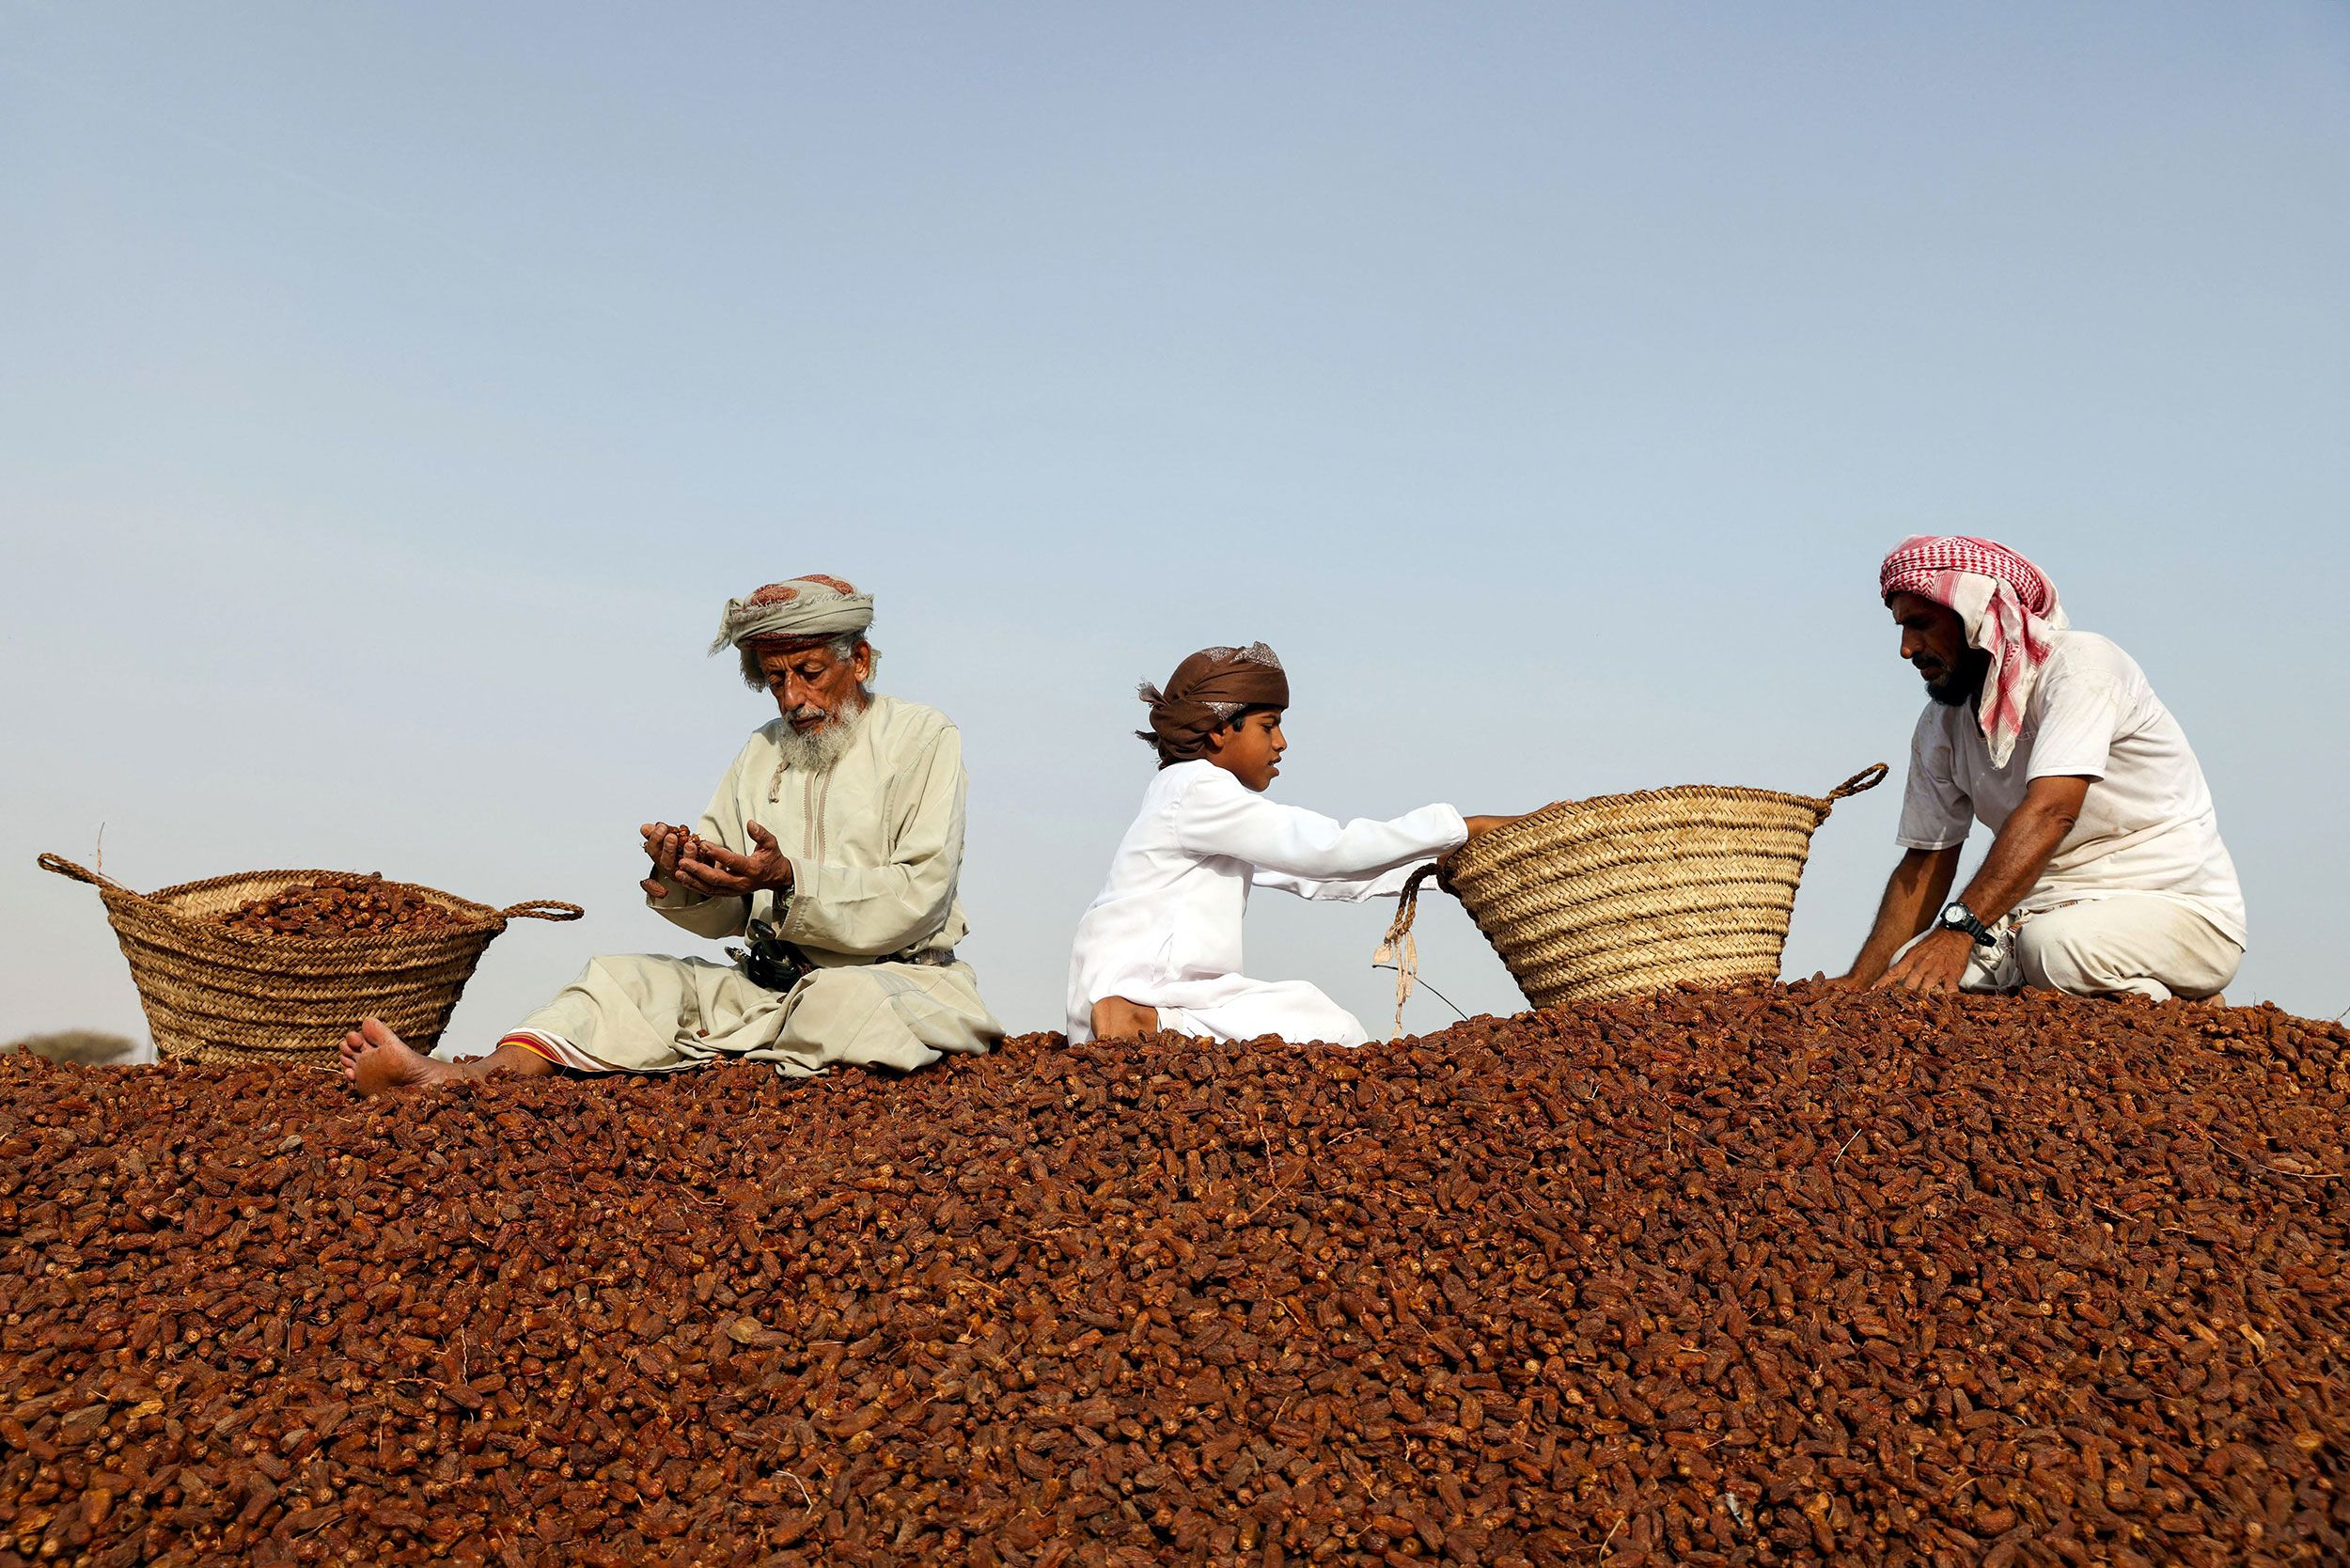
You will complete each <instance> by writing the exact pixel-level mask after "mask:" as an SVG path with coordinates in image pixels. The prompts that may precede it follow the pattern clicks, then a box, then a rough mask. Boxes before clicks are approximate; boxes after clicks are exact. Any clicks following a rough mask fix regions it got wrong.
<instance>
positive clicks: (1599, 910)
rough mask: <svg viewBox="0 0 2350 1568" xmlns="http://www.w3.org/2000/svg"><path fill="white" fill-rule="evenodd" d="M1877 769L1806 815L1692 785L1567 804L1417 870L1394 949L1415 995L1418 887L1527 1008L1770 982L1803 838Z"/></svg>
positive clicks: (1392, 937)
mask: <svg viewBox="0 0 2350 1568" xmlns="http://www.w3.org/2000/svg"><path fill="white" fill-rule="evenodd" d="M1885 775H1886V767H1885V764H1884V763H1882V762H1879V763H1877V764H1876V765H1875V766H1874V767H1872V768H1867V769H1864V770H1862V771H1861V772H1859V773H1857V774H1855V775H1854V776H1852V777H1850V778H1848V779H1846V780H1845V781H1844V782H1843V783H1841V784H1839V785H1838V786H1837V787H1836V788H1835V789H1833V790H1830V791H1829V792H1827V793H1826V794H1825V796H1822V797H1819V798H1817V799H1814V798H1813V797H1811V796H1809V795H1789V794H1780V793H1778V792H1776V791H1771V790H1741V789H1728V788H1716V787H1713V786H1708V785H1689V786H1684V787H1683V788H1679V789H1671V790H1643V791H1641V792H1638V793H1637V794H1628V795H1595V796H1593V797H1592V798H1590V799H1589V800H1575V801H1561V802H1559V804H1558V805H1556V806H1546V807H1544V808H1543V809H1541V810H1540V811H1536V812H1534V813H1533V814H1532V815H1530V816H1526V817H1521V818H1520V819H1518V820H1517V821H1516V822H1514V823H1510V824H1509V825H1508V826H1506V827H1500V828H1496V829H1495V830H1494V831H1493V832H1491V833H1488V834H1486V835H1484V836H1483V837H1482V838H1480V839H1476V840H1474V841H1473V842H1470V843H1467V844H1465V845H1463V846H1462V847H1461V848H1459V849H1457V850H1454V851H1453V852H1452V853H1451V854H1450V855H1447V856H1445V858H1444V859H1443V860H1442V861H1441V862H1439V863H1438V864H1437V865H1436V866H1434V867H1428V868H1423V869H1422V870H1421V871H1419V872H1418V873H1417V874H1416V875H1415V876H1414V877H1413V879H1412V881H1411V883H1410V884H1409V885H1408V886H1407V887H1406V888H1405V891H1404V896H1403V899H1402V904H1401V906H1400V907H1399V908H1398V910H1397V912H1396V923H1395V927H1394V929H1393V930H1391V931H1390V932H1389V933H1388V949H1390V950H1392V952H1393V954H1394V956H1395V957H1396V958H1397V960H1398V976H1397V985H1398V989H1397V1006H1398V1015H1399V1018H1400V1016H1401V1009H1402V997H1403V996H1404V995H1405V993H1406V992H1407V991H1408V989H1409V986H1410V983H1411V977H1410V974H1409V970H1410V969H1411V967H1412V956H1413V955H1412V953H1411V951H1410V947H1409V944H1410V933H1411V924H1412V917H1413V913H1414V905H1415V902H1416V901H1417V898H1418V891H1419V884H1420V883H1421V881H1423V880H1424V879H1425V878H1426V877H1427V876H1428V874H1429V873H1430V872H1431V871H1433V872H1434V873H1435V874H1436V876H1437V877H1438V878H1439V885H1440V886H1444V887H1446V888H1448V889H1449V890H1450V891H1451V892H1452V893H1453V894H1454V895H1455V896H1456V897H1458V898H1459V899H1460V901H1461V906H1462V907H1463V908H1465V909H1466V910H1467V911H1468V913H1469V917H1470V918H1471V919H1473V920H1475V921H1476V922H1477V927H1478V929H1479V930H1480V931H1481V932H1483V933H1485V939H1486V940H1487V941H1489V942H1491V943H1492V944H1493V945H1494V950H1495V951H1496V952H1497V953H1499V954H1500V955H1501V961H1502V962H1503V963H1504V964H1508V965H1509V966H1510V973H1511V974H1512V976H1513V977H1515V979H1516V980H1517V982H1518V989H1520V990H1521V991H1523V992H1525V993H1526V997H1527V1000H1528V1001H1529V1002H1531V1003H1533V1004H1534V1005H1535V1006H1536V1007H1553V1006H1556V1005H1557V1004H1559V1003H1560V1002H1565V1001H1573V1000H1576V999H1581V998H1590V997H1594V996H1627V995H1630V994H1632V993H1635V992H1640V991H1653V990H1658V989H1661V988H1662V987H1665V986H1669V985H1673V984H1676V983H1678V982H1680V981H1683V980H1693V981H1697V982H1700V983H1702V984H1709V985H1719V984H1724V983H1727V982H1730V981H1732V980H1757V979H1761V980H1770V979H1776V978H1777V977H1778V960H1779V951H1780V949H1782V948H1783V947H1785V946H1786V942H1787V922H1788V918H1789V917H1790V916H1791V915H1793V914H1794V907H1795V887H1796V885H1797V884H1798V883H1800V882H1801V881H1802V880H1803V867H1804V861H1805V860H1806V859H1807V858H1808V857H1809V856H1810V853H1811V835H1812V832H1813V831H1814V830H1815V829H1817V828H1818V827H1819V825H1820V823H1823V822H1825V821H1826V820H1827V814H1828V812H1829V810H1830V809H1831V808H1833V807H1834V806H1835V804H1836V802H1838V801H1840V800H1841V799H1843V798H1844V797H1845V796H1846V795H1853V794H1858V793H1859V792H1861V791H1863V790H1871V789H1874V788H1875V787H1876V786H1877V785H1878V784H1879V783H1880V782H1882V781H1883V780H1884V778H1885Z"/></svg>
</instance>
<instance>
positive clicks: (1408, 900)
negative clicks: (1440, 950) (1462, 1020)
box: [1371, 860, 1460, 1034]
mask: <svg viewBox="0 0 2350 1568" xmlns="http://www.w3.org/2000/svg"><path fill="white" fill-rule="evenodd" d="M1435 874H1436V863H1435V862H1434V861H1433V860H1432V861H1430V862H1429V863H1428V864H1427V865H1425V866H1422V867H1421V868H1420V869H1419V870H1417V871H1414V872H1413V873H1412V874H1411V877H1410V879H1409V880H1408V881H1406V882H1405V883H1404V884H1403V891H1402V893H1400V894H1398V895H1397V896H1396V901H1395V918H1394V919H1392V920H1390V921H1388V922H1387V939H1386V940H1385V941H1383V942H1381V943H1380V944H1379V950H1378V951H1377V952H1375V953H1373V954H1371V963H1372V964H1374V965H1380V964H1393V965H1394V966H1395V1031H1394V1032H1396V1033H1397V1034H1402V1032H1403V1004H1404V1002H1405V1001H1406V1000H1408V999H1409V998H1410V996H1411V995H1412V986H1413V984H1414V982H1415V981H1417V980H1418V979H1419V943H1418V941H1417V940H1416V939H1415V938H1414V937H1413V935H1412V921H1413V920H1414V919H1416V918H1417V917H1418V915H1419V886H1420V884H1421V883H1423V882H1426V881H1427V880H1428V879H1429V878H1430V877H1432V876H1434V875H1435ZM1445 1006H1447V1007H1451V1006H1452V1004H1451V1003H1450V1002H1447V1003H1445ZM1453 1011H1456V1012H1457V1011H1460V1010H1459V1009H1458V1008H1453Z"/></svg>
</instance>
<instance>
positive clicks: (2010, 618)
mask: <svg viewBox="0 0 2350 1568" xmlns="http://www.w3.org/2000/svg"><path fill="white" fill-rule="evenodd" d="M1877 592H1878V594H1879V596H1880V597H1882V598H1886V599H1890V598H1892V597H1893V595H1895V594H1897V593H1914V594H1917V595H1918V596H1919V597H1920V598H1923V599H1931V600H1933V601H1934V602H1935V604H1940V605H1943V606H1944V607H1945V608H1948V609H1951V610H1953V611H1955V612H1956V613H1957V615H1958V619H1960V620H1961V621H1963V622H1965V624H1966V641H1967V643H1968V645H1969V646H1971V647H1974V648H1980V649H1981V650H1982V651H1984V652H1985V653H1987V654H1989V655H1990V656H1991V668H1990V670H1989V672H1988V673H1986V674H1985V675H1984V676H1983V679H1982V699H1981V700H1980V701H1979V702H1978V703H1977V704H1976V716H1977V717H1978V718H1980V719H1981V720H1982V738H1983V741H1984V742H1985V743H1986V744H1987V745H1989V746H1990V748H1991V765H1992V766H1993V767H1995V768H2003V767H2005V766H2007V761H2008V759H2009V758H2010V757H2012V756H2013V755H2014V754H2015V742H2016V738H2017V737H2018V736H2020V735H2021V734H2022V733H2023V732H2024V709H2025V706H2026V704H2028V703H2029V702H2030V701H2031V689H2032V686H2033V685H2034V684H2035V683H2036V682H2038V681H2039V679H2040V666H2042V665H2044V664H2045V663H2046V662H2047V659H2048V654H2049V652H2050V651H2051V650H2052V649H2053V648H2054V647H2055V644H2054V642H2053V641H2052V640H2051V637H2050V634H2051V633H2055V632H2060V631H2062V630H2063V629H2064V628H2065V626H2066V625H2067V624H2069V623H2068V622H2067V620H2066V619H2065V616H2064V607H2063V606H2062V605H2060V604H2058V603H2057V590H2056V585H2055V584H2053V583H2051V582H2049V581H2048V579H2047V576H2046V574H2045V573H2044V572H2042V571H2041V570H2040V568H2038V567H2036V566H2034V565H2032V563H2031V562H2029V561H2028V560H2026V559H2025V558H2024V557H2022V556H2019V555H2017V554H2016V553H2015V552H2014V551H2013V550H2011V549H2009V548H2008V547H2007V546H2006V545H2004V544H2001V543H1999V542H1998V541H1996V540H1988V539H1975V538H1973V537H1971V536H1968V535H1964V534H1938V535H1937V534H1913V535H1911V536H1910V537H1909V538H1907V539H1905V540H1903V541H1901V543H1899V544H1897V545H1895V546H1894V547H1893V553H1892V554H1891V555H1889V556H1887V557H1885V564H1884V565H1883V566H1881V567H1879V568H1878V569H1877Z"/></svg>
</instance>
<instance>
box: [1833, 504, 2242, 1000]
mask: <svg viewBox="0 0 2350 1568" xmlns="http://www.w3.org/2000/svg"><path fill="white" fill-rule="evenodd" d="M1877 590H1878V593H1879V595H1880V596H1881V597H1882V598H1883V600H1884V602H1885V604H1886V607H1887V608H1888V609H1889V610H1890V611H1891V612H1892V616H1893V619H1894V620H1895V622H1896V623H1898V624H1899V625H1900V627H1901V629H1902V642H1901V648H1902V657H1903V658H1904V659H1906V660H1908V661H1909V662H1910V663H1911V664H1912V665H1914V666H1917V669H1918V672H1919V674H1920V675H1921V676H1923V677H1924V678H1925V682H1926V696H1927V698H1928V699H1929V700H1928V701H1927V703H1926V708H1925V712H1924V713H1923V714H1921V715H1920V716H1919V720H1918V729H1917V734H1916V736H1915V737H1914V739H1913V740H1912V741H1911V743H1910V755H1909V784H1908V790H1907V792H1906V794H1905V796H1904V799H1903V802H1902V820H1901V830H1900V832H1899V834H1898V835H1897V837H1898V839H1899V841H1900V842H1901V843H1902V844H1903V845H1904V846H1905V848H1906V850H1907V853H1906V854H1905V855H1903V857H1902V861H1901V864H1900V865H1899V866H1897V867H1895V868H1894V870H1893V875H1892V879H1891V880H1890V881H1889V882H1888V884H1887V885H1886V889H1885V899H1884V902H1883V903H1882V905H1881V906H1880V907H1879V909H1878V910H1877V918H1876V926H1875V929H1874V930H1872V932H1871V933H1869V940H1868V942H1867V943H1866V945H1864V946H1863V947H1862V948H1861V949H1860V956H1859V957H1858V958H1857V959H1855V960H1854V961H1853V966H1852V971H1851V973H1850V974H1848V975H1846V976H1844V977H1842V979H1843V981H1844V982H1845V983H1848V984H1865V985H1875V986H1878V987H1888V986H1890V987H1901V988H1906V989H1910V990H1915V991H1948V990H1951V989H1952V988H1961V989H1965V990H1968V991H2013V990H2015V989H2017V988H2018V987H2020V986H2023V985H2027V984H2029V985H2035V986H2045V987H2047V988H2049V989H2051V990H2056V991H2064V992H2069V993H2071V994H2073V995H2075V996H2114V995H2118V994H2121V993H2123V992H2134V993H2136V994H2137V995H2139V996H2151V997H2154V998H2156V999H2157V1000H2161V999H2167V998H2169V997H2171V996H2186V997H2197V998H2200V997H2208V996H2217V994H2218V993H2219V991H2220V990H2221V989H2222V988H2223V987H2225V986H2226V985H2227V983H2228V982H2229V980H2232V979H2233V978H2234V976H2235V971H2236V965H2237V964H2238V963H2239V962H2240V961H2241V960H2242V959H2243V957H2244V895H2243V893H2242V891H2241V890H2240V889H2239V888H2238V887H2237V886H2236V875H2235V866H2234V864H2233V862H2232V861H2230V859H2229V858H2228V850H2227V846H2226V845H2224V844H2222V843H2221V842H2220V841H2219V826H2218V820H2217V816H2216V815H2215V813H2214V811H2213V809H2212V803H2211V792H2210V790H2209V789H2208V788H2206V787H2205V785H2204V783H2203V770H2202V768H2201V766H2200V765H2199V764H2198V763H2197V762H2196V760H2195V753H2194V752H2193V751H2192V750H2191V749H2189V748H2188V746H2187V744H2186V734H2185V733H2184V732H2182V731H2181V729H2179V723H2178V720H2176V719H2174V718H2172V717H2171V716H2170V710H2169V709H2167V708H2165V707H2164V706H2163V705H2162V702H2161V700H2160V699H2159V698H2156V697H2155V696H2154V689H2153V688H2152V687H2151V686H2149V685H2148V684H2147V683H2146V677H2145V676H2144V674H2142V673H2141V672H2140V671H2139V667H2138V665H2137V663H2136V662H2135V661H2134V660H2132V659H2131V658H2130V656H2129V655H2128V654H2127V653H2124V652H2123V651H2122V650H2121V649H2119V648H2117V647H2115V646H2114V645H2113V644H2112V643H2110V642H2108V641H2107V640H2106V639H2105V638H2104V637H2101V636H2097V635H2094V634H2092V633H2089V632H2076V631H2073V630H2071V629H2070V626H2069V623H2068V622H2067V620H2066V618H2065V615H2064V611H2063V609H2062V608H2061V607H2060V605H2059V604H2058V603H2057V592H2056V589H2055V588H2054V587H2052V586H2051V585H2050V584H2049V582H2048V579H2047V578H2046V577H2045V576H2044V575H2043V574H2042V573H2041V572H2040V570H2039V568H2037V567H2035V566H2033V565H2032V564H2031V562H2029V561H2028V560H2026V559H2025V558H2024V557H2021V556H2019V555H2017V554H2016V553H2015V552H2014V551H2013V550H2010V549H2008V548H2007V547H2006V546H2005V545H2002V544H1998V543H1994V542H1993V541H1989V540H1983V539H1972V538H1937V537H1930V536H1923V535H1921V536H1919V537H1916V538H1912V539H1908V540H1904V541H1903V542H1902V543H1901V545H1900V546H1899V547H1898V548H1896V549H1895V550H1894V551H1893V553H1892V554H1891V555H1889V556H1888V557H1886V558H1885V564H1884V566H1883V567H1882V568H1881V569H1880V570H1879V572H1878V574H1877ZM1977 822H1980V823H1982V824H1983V825H1984V826H1986V827H1988V828H1989V829H1991V832H1992V834H1993V838H1992V840H1991V848H1990V852H1989V853H1988V854H1987V855H1985V856H1984V857H1983V863H1982V869H1981V870H1978V871H1977V872H1976V873H1975V875H1974V878H1973V880H1972V881H1970V882H1968V883H1967V885H1966V891H1965V892H1964V893H1963V894H1962V895H1961V896H1960V897H1958V898H1957V899H1951V897H1950V891H1951V883H1952V881H1953V880H1954V879H1955V876H1956V873H1957V870H1958V857H1959V852H1960V849H1961V848H1962V847H1963V846H1964V845H1965V843H1966V835H1967V833H1968V831H1969V830H1970V829H1971V828H1972V826H1973V825H1974V823H1977ZM1919 933H1924V934H1923V935H1920V934H1919Z"/></svg>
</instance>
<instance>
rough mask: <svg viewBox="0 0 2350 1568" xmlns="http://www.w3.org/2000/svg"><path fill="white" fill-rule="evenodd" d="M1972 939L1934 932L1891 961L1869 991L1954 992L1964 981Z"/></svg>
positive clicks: (1973, 949) (1956, 932)
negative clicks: (1890, 964) (1882, 975)
mask: <svg viewBox="0 0 2350 1568" xmlns="http://www.w3.org/2000/svg"><path fill="white" fill-rule="evenodd" d="M1974 954H1975V939H1974V938H1973V937H1971V936H1969V935H1967V934H1966V933H1965V932H1963V931H1937V932H1935V933H1933V934H1932V935H1930V936H1928V937H1926V938H1925V939H1924V940H1923V941H1921V942H1919V944H1918V945H1917V946H1916V947H1913V948H1911V949H1909V951H1907V952H1905V953H1904V954H1902V956H1901V957H1900V958H1898V959H1896V960H1894V962H1893V966H1892V967H1891V968H1890V969H1888V970H1886V971H1885V975H1884V978H1883V979H1881V980H1878V981H1877V982H1876V984H1874V985H1872V986H1871V987H1870V988H1869V989H1870V990H1872V991H1919V992H1927V993H1933V992H1943V991H1955V990H1957V989H1958V986H1959V982H1960V981H1961V980H1965V979H1966V961H1967V960H1968V959H1970V958H1972V957H1974Z"/></svg>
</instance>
